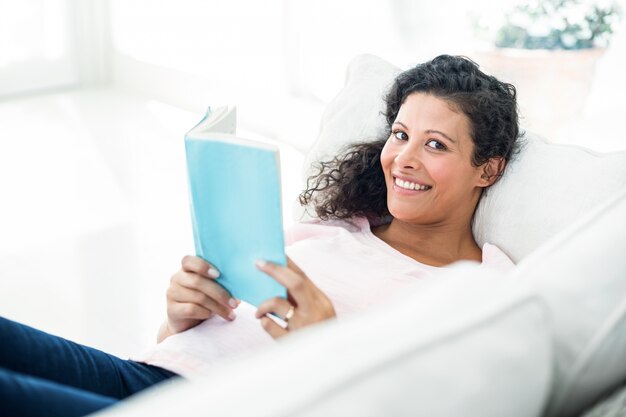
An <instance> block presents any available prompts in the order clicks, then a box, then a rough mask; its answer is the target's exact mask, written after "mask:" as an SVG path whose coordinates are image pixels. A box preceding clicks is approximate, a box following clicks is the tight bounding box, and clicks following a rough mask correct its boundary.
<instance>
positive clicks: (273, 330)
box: [261, 317, 289, 339]
mask: <svg viewBox="0 0 626 417" xmlns="http://www.w3.org/2000/svg"><path fill="white" fill-rule="evenodd" d="M261 326H263V329H264V330H265V331H266V332H267V333H269V335H270V336H272V337H273V338H274V339H276V338H278V337H282V336H284V335H286V334H288V333H289V332H288V331H287V329H284V328H282V327H281V326H279V325H278V324H276V322H274V320H272V319H271V318H269V317H263V318H261Z"/></svg>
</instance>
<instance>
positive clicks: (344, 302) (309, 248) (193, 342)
mask: <svg viewBox="0 0 626 417" xmlns="http://www.w3.org/2000/svg"><path fill="white" fill-rule="evenodd" d="M285 237H286V253H287V255H288V256H289V257H290V258H291V259H292V260H293V261H294V262H295V263H296V264H297V265H298V266H299V267H300V268H301V269H302V270H303V271H304V272H305V273H306V274H307V276H308V277H309V278H310V279H311V280H312V281H313V282H314V283H315V284H316V285H317V286H318V287H319V288H320V289H321V290H322V291H323V292H324V293H325V294H326V295H327V296H328V297H329V298H330V299H331V301H332V302H333V305H334V307H335V310H336V312H337V316H338V317H339V318H341V317H342V316H345V315H346V314H354V313H358V312H360V311H363V310H364V309H366V308H368V306H370V305H372V304H375V303H379V302H382V301H384V300H386V299H387V298H389V297H391V296H393V295H394V294H399V293H400V292H402V291H403V290H404V289H406V287H407V286H408V285H412V286H417V285H429V284H430V283H431V282H433V281H434V279H435V278H436V277H435V274H433V272H435V271H437V270H438V269H439V268H437V267H433V266H429V265H424V264H421V263H419V262H417V261H415V260H413V259H412V258H410V257H408V256H406V255H403V254H402V253H400V252H398V251H397V250H395V249H394V248H392V247H391V246H389V245H387V244H386V243H385V242H384V241H382V240H380V239H379V238H378V237H376V236H375V235H374V234H373V233H372V232H371V229H370V224H369V222H368V221H367V220H366V219H365V218H355V219H352V220H350V221H343V220H341V221H340V220H333V221H316V222H311V223H300V224H297V225H295V226H294V227H292V228H291V229H290V230H288V231H287V233H286V235H285ZM482 265H485V266H489V267H491V268H497V269H499V270H502V271H506V270H508V269H510V268H511V267H512V266H513V265H514V264H513V262H512V261H511V260H510V259H509V258H508V256H506V255H505V254H504V253H503V252H502V251H501V250H500V249H498V248H497V247H496V246H494V245H490V244H488V243H486V244H485V245H484V246H483V262H482ZM235 311H236V313H237V318H236V319H235V320H234V321H233V322H227V321H225V320H223V319H222V318H220V317H214V318H212V319H210V320H206V321H204V322H203V323H201V324H199V325H198V326H196V327H194V328H192V329H189V330H187V331H185V332H182V333H178V334H175V335H173V336H170V337H168V338H167V339H165V340H164V341H163V342H161V343H160V344H158V345H156V346H154V347H152V348H151V349H149V350H147V351H146V352H143V353H142V354H141V355H138V356H137V357H133V358H132V359H133V360H137V361H140V362H146V363H149V364H151V365H155V366H160V367H163V368H165V369H168V370H171V371H173V372H176V373H178V374H180V375H183V376H185V377H193V376H196V375H201V374H205V373H207V372H208V371H209V369H210V367H211V365H212V364H213V363H215V362H216V361H218V360H220V359H222V358H224V357H227V356H233V355H236V354H241V353H243V352H246V351H250V350H252V349H255V348H259V347H261V346H265V345H268V344H271V343H272V342H273V339H272V338H271V337H270V336H269V335H268V334H267V333H265V331H264V330H263V329H262V327H261V325H260V322H259V321H258V320H257V319H256V318H254V312H255V311H256V308H255V307H254V306H251V305H249V304H246V303H241V305H240V306H239V307H238V308H237V309H236V310H235Z"/></svg>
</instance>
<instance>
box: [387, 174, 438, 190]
mask: <svg viewBox="0 0 626 417" xmlns="http://www.w3.org/2000/svg"><path fill="white" fill-rule="evenodd" d="M394 184H395V185H396V186H398V187H400V188H402V189H404V190H411V191H427V190H430V189H431V188H432V187H431V186H430V185H422V184H418V183H415V182H411V181H405V180H401V179H400V178H397V177H394Z"/></svg>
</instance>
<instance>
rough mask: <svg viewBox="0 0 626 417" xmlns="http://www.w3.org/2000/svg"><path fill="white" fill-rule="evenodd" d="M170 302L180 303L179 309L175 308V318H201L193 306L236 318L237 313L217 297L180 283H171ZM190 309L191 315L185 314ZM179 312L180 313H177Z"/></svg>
mask: <svg viewBox="0 0 626 417" xmlns="http://www.w3.org/2000/svg"><path fill="white" fill-rule="evenodd" d="M167 299H168V304H174V305H180V307H177V308H178V310H174V311H173V312H174V315H173V317H175V318H196V319H197V318H201V317H196V314H198V313H197V312H196V310H195V309H194V308H193V307H192V306H194V305H195V306H199V307H202V308H204V309H205V310H208V311H210V312H213V313H215V314H217V315H219V316H221V317H223V318H224V319H226V320H234V319H235V317H236V314H235V312H234V311H232V309H231V308H230V307H227V306H224V305H222V304H220V303H219V302H217V301H216V300H215V299H213V298H211V297H209V296H207V295H206V294H204V293H202V292H200V291H197V290H194V289H190V288H186V287H183V286H180V285H171V286H170V287H169V288H168V289H167ZM188 310H189V314H191V315H190V316H186V315H185V314H186V313H187V311H188ZM176 313H178V314H176Z"/></svg>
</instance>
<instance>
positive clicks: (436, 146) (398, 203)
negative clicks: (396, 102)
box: [380, 93, 488, 225]
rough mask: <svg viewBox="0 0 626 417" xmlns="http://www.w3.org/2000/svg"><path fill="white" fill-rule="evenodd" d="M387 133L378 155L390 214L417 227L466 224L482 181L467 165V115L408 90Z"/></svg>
mask: <svg viewBox="0 0 626 417" xmlns="http://www.w3.org/2000/svg"><path fill="white" fill-rule="evenodd" d="M391 131H392V133H391V136H390V137H389V139H388V140H387V143H386V144H385V147H384V148H383V150H382V153H381V157H380V159H381V164H382V168H383V172H384V173H385V182H386V185H387V206H388V208H389V212H390V213H391V215H392V216H393V217H394V218H396V219H398V220H401V221H405V222H409V223H414V224H422V225H427V224H432V225H434V224H445V223H449V222H450V221H457V222H458V221H461V222H465V223H467V222H469V220H470V219H471V216H472V213H473V212H474V208H475V207H476V204H477V202H478V199H479V198H480V193H481V190H482V188H484V187H485V186H487V185H488V183H487V181H486V180H485V178H484V177H483V178H481V176H482V175H483V169H482V167H475V166H473V165H472V163H471V157H472V153H473V151H474V142H473V141H472V138H471V137H470V121H469V119H468V118H467V116H465V114H463V113H462V112H460V111H455V110H453V108H451V106H450V104H449V103H448V102H446V101H444V100H442V99H440V98H437V97H435V96H433V95H430V94H426V93H412V94H410V95H409V96H408V97H407V98H406V99H405V101H404V103H403V104H402V106H401V107H400V110H399V112H398V116H397V117H396V120H395V121H394V123H393V125H392V127H391Z"/></svg>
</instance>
